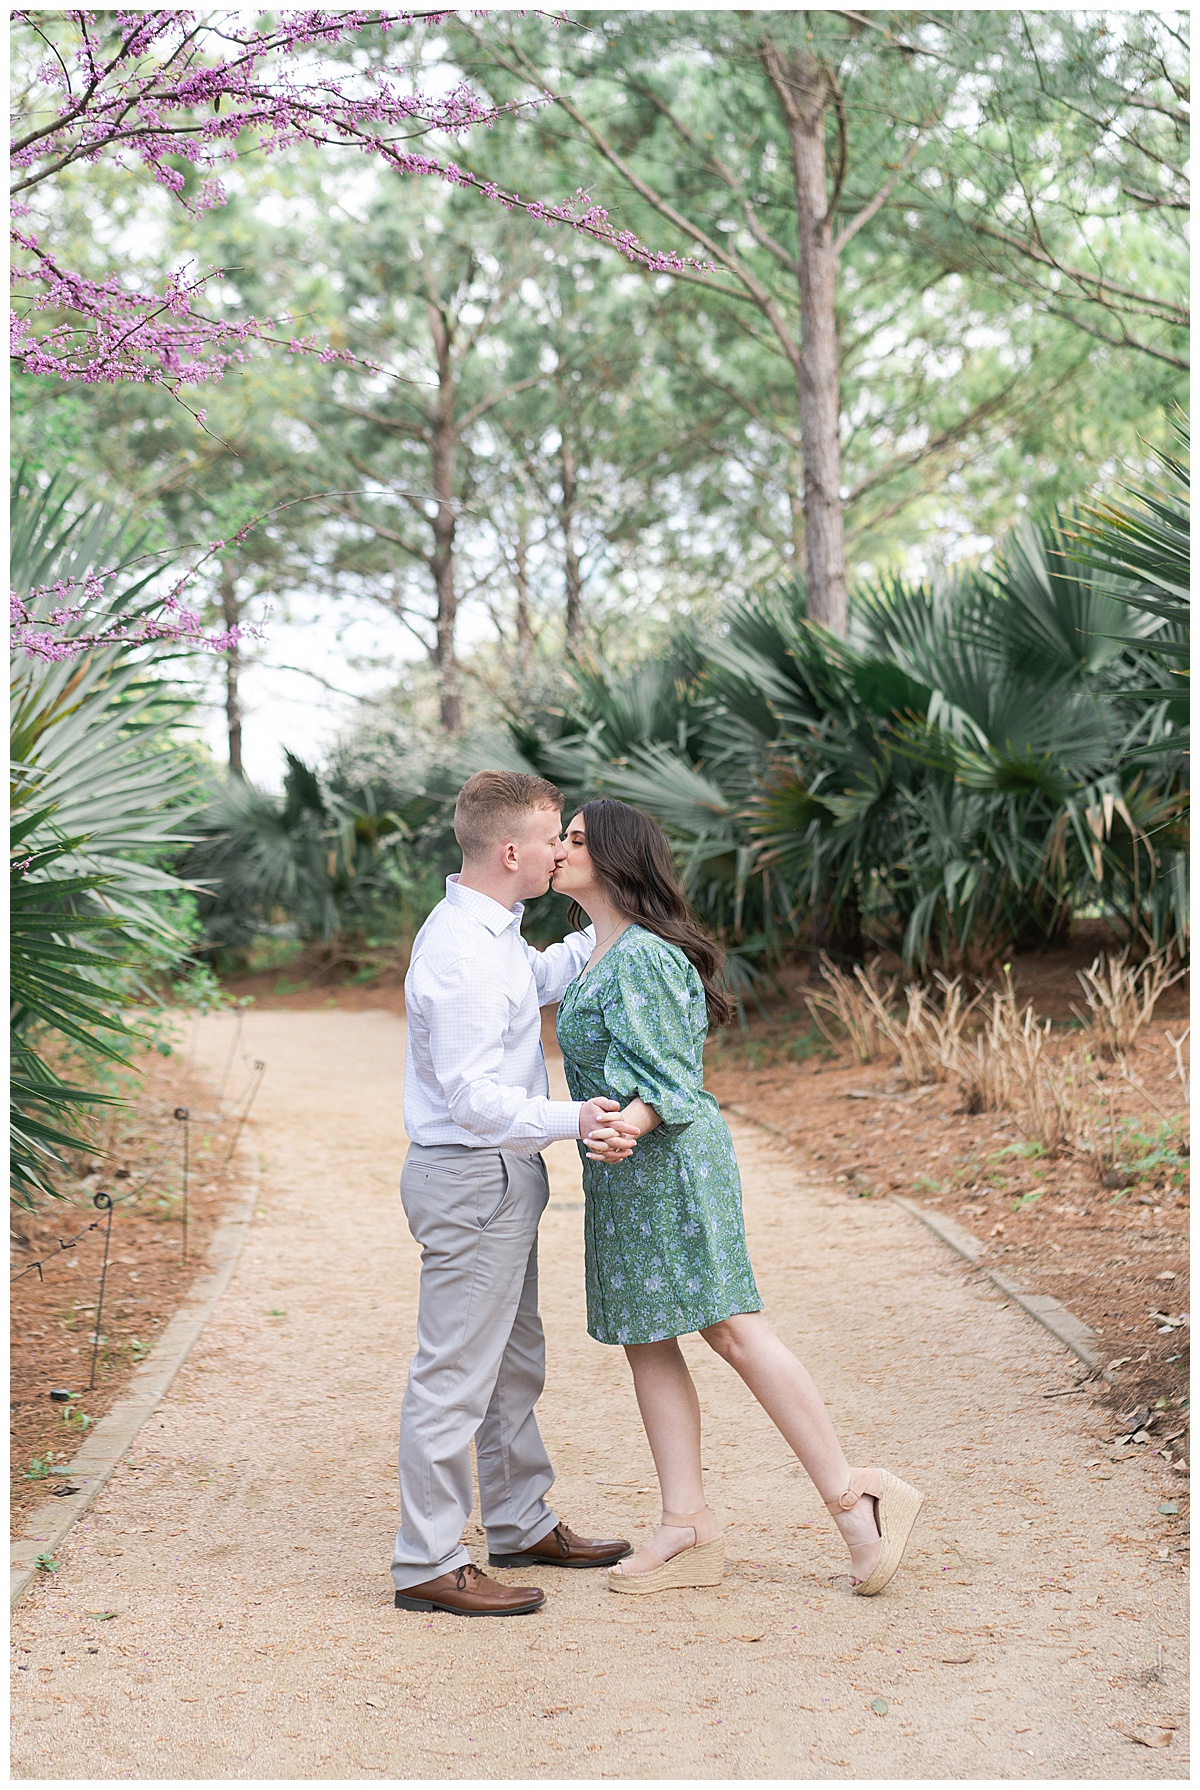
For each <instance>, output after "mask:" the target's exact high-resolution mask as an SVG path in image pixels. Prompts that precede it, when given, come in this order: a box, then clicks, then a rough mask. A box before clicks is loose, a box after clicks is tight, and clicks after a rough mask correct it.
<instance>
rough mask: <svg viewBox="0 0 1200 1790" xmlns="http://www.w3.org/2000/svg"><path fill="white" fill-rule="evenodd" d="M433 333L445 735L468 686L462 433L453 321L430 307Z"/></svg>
mask: <svg viewBox="0 0 1200 1790" xmlns="http://www.w3.org/2000/svg"><path fill="white" fill-rule="evenodd" d="M428 312H429V327H430V330H431V332H432V335H433V343H434V347H435V348H436V350H437V359H438V399H437V406H436V408H435V411H434V418H433V433H432V435H431V437H430V443H429V452H430V461H431V471H432V488H433V495H434V499H435V501H436V503H437V515H436V516H435V517H434V519H433V524H432V526H433V555H432V562H431V563H432V566H433V583H434V589H435V591H436V594H437V638H436V641H435V644H434V649H433V663H434V666H435V667H436V670H437V676H438V687H439V691H440V695H441V718H442V729H443V731H444V732H446V733H458V731H459V729H460V728H461V726H462V686H461V673H460V669H459V664H458V654H457V652H456V650H455V640H454V631H455V625H456V623H457V620H458V593H457V591H456V590H455V587H454V536H455V531H456V528H457V522H458V519H457V515H456V513H455V501H454V500H455V490H454V478H455V467H456V451H455V450H456V448H457V431H456V426H455V415H454V407H455V385H454V363H453V359H452V357H451V352H450V348H451V336H450V329H449V325H448V323H447V320H446V318H445V316H444V315H443V313H442V312H441V311H440V310H439V309H438V308H437V306H436V305H433V304H430V305H429V306H428Z"/></svg>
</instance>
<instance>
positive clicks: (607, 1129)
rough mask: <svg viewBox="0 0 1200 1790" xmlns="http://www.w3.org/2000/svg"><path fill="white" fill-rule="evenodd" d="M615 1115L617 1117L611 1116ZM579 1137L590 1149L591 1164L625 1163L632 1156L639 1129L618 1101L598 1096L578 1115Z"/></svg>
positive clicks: (585, 1104)
mask: <svg viewBox="0 0 1200 1790" xmlns="http://www.w3.org/2000/svg"><path fill="white" fill-rule="evenodd" d="M613 1114H615V1115H616V1116H615V1117H610V1115H613ZM579 1135H580V1137H581V1138H582V1139H583V1141H584V1143H585V1144H586V1145H587V1146H588V1151H587V1154H588V1160H589V1162H624V1160H625V1158H626V1157H627V1156H632V1154H633V1150H634V1146H635V1145H636V1143H637V1140H638V1138H639V1137H640V1136H641V1130H640V1128H639V1127H638V1126H637V1125H636V1124H635V1123H634V1122H633V1120H632V1119H629V1118H627V1117H626V1116H625V1115H624V1114H623V1113H617V1102H616V1101H615V1100H608V1099H606V1098H605V1097H604V1096H603V1095H598V1096H597V1098H596V1099H595V1100H587V1101H585V1102H584V1104H583V1107H582V1109H581V1111H580V1114H579Z"/></svg>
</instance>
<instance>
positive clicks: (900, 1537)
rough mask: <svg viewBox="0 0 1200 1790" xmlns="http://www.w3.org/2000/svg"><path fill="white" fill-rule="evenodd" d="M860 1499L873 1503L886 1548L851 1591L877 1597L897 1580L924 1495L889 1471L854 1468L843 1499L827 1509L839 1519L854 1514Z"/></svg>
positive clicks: (853, 1584) (872, 1468)
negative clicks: (866, 1499) (876, 1595)
mask: <svg viewBox="0 0 1200 1790" xmlns="http://www.w3.org/2000/svg"><path fill="white" fill-rule="evenodd" d="M860 1498H872V1499H874V1502H875V1526H876V1528H877V1529H878V1530H879V1534H880V1539H881V1541H882V1544H883V1545H882V1547H881V1548H880V1551H879V1558H878V1560H877V1561H876V1562H875V1564H874V1566H873V1567H871V1569H870V1571H869V1572H868V1573H867V1574H866V1576H865V1577H864V1578H862V1579H858V1580H855V1579H852V1580H851V1587H852V1589H853V1590H854V1591H855V1593H856V1594H857V1595H858V1596H859V1597H874V1596H875V1594H876V1593H877V1592H879V1591H882V1590H883V1588H884V1586H885V1585H887V1584H890V1582H891V1580H892V1579H893V1577H894V1576H895V1573H896V1569H897V1567H898V1566H899V1565H900V1562H901V1560H903V1558H904V1550H905V1548H906V1547H907V1546H908V1543H909V1537H910V1536H911V1535H912V1532H913V1525H914V1523H915V1522H916V1520H917V1516H918V1514H919V1512H920V1509H921V1506H922V1504H923V1503H924V1502H925V1495H924V1493H923V1492H919V1491H918V1490H917V1488H916V1486H914V1485H908V1484H907V1483H906V1482H905V1481H904V1480H903V1479H897V1478H896V1475H895V1474H894V1473H889V1472H888V1471H887V1470H886V1468H883V1467H855V1468H853V1469H852V1470H851V1474H850V1484H849V1485H848V1486H847V1488H846V1490H845V1491H844V1492H843V1493H842V1495H841V1497H840V1498H834V1499H832V1500H831V1501H828V1502H827V1504H826V1509H827V1510H831V1511H832V1512H833V1513H834V1515H835V1516H836V1515H838V1514H839V1513H840V1512H842V1511H847V1510H853V1509H854V1506H855V1505H856V1504H857V1503H858V1500H859V1499H860ZM855 1551H856V1550H855V1549H854V1548H852V1549H851V1553H850V1560H851V1565H852V1566H853V1563H854V1553H855Z"/></svg>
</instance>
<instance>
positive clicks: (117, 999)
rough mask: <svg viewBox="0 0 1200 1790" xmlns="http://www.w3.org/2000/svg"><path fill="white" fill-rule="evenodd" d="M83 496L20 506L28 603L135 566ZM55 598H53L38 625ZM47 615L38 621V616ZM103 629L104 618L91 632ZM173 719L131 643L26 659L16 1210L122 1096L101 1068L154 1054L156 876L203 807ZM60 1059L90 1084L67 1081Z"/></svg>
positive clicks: (29, 495)
mask: <svg viewBox="0 0 1200 1790" xmlns="http://www.w3.org/2000/svg"><path fill="white" fill-rule="evenodd" d="M75 495H76V494H75V492H74V490H67V491H64V490H62V489H61V488H59V487H58V485H57V484H56V482H55V481H51V482H50V484H49V485H48V486H46V488H45V489H43V490H41V491H36V490H31V489H30V487H29V485H28V484H27V483H26V473H25V469H24V468H22V469H21V470H19V471H18V473H17V475H16V479H15V481H14V487H13V496H12V575H13V584H14V588H15V590H16V591H17V592H18V594H21V595H25V594H26V593H28V592H29V591H30V590H31V589H33V588H38V587H40V586H42V585H44V584H47V583H51V582H53V581H55V580H58V579H63V578H67V577H75V578H76V579H81V578H83V577H84V576H86V574H87V573H88V572H89V571H92V570H94V569H96V567H97V566H98V565H114V564H115V565H117V566H122V565H123V566H126V567H128V566H129V564H130V562H131V561H132V560H133V559H134V558H135V556H136V554H137V550H138V548H139V547H140V546H141V541H140V540H137V539H133V538H131V537H130V536H129V535H128V534H127V533H124V532H123V531H122V530H121V529H120V528H119V527H118V526H117V525H116V524H115V523H114V520H113V518H112V515H111V513H110V512H109V511H107V510H106V509H105V508H104V507H103V506H92V507H91V508H88V509H82V510H81V509H78V508H77V507H76V508H72V507H71V506H72V499H73V498H74V497H75ZM147 582H148V580H147V579H146V578H144V577H141V578H139V577H136V576H128V575H127V576H125V577H123V578H122V579H121V580H120V582H119V585H118V592H117V595H116V597H115V598H110V599H109V608H110V613H113V614H119V615H124V616H134V615H136V614H137V613H138V606H139V603H140V602H144V601H145V595H144V593H145V590H146V585H147ZM51 602H52V599H42V600H41V606H42V608H43V610H46V609H48V608H49V606H50V604H51ZM35 613H36V610H35ZM89 619H91V620H94V617H92V618H89ZM178 713H179V704H178V702H177V701H175V700H172V698H171V696H170V693H169V691H168V689H167V688H166V686H164V685H163V683H162V682H161V681H159V680H158V679H156V678H154V677H151V676H149V675H147V672H146V670H145V668H144V667H142V666H140V665H139V664H137V663H136V662H135V660H134V659H133V658H132V657H131V653H130V649H129V648H128V647H127V646H125V645H124V644H118V645H115V646H112V647H106V648H104V649H103V650H93V651H91V652H88V653H86V654H84V655H83V656H82V657H80V658H78V659H76V660H70V661H65V662H62V663H50V664H47V663H44V662H42V661H40V660H35V659H30V658H25V657H23V656H21V657H18V659H17V660H16V662H15V663H14V667H13V672H12V691H11V708H10V755H11V760H12V766H13V769H12V784H11V800H10V807H11V815H12V830H11V840H10V900H11V908H12V986H11V1006H10V1042H11V1093H12V1105H13V1125H12V1133H11V1155H10V1164H11V1168H10V1173H11V1182H12V1188H13V1195H14V1198H16V1199H17V1200H18V1201H19V1202H20V1203H21V1204H24V1205H27V1206H28V1205H31V1204H32V1203H33V1202H34V1200H35V1199H36V1197H37V1196H38V1195H53V1194H54V1193H55V1192H56V1188H55V1185H54V1175H55V1170H56V1168H57V1167H58V1166H59V1165H61V1163H62V1160H63V1158H62V1151H63V1150H64V1149H67V1148H70V1147H74V1146H82V1145H84V1144H85V1143H86V1141H87V1140H86V1139H85V1138H84V1136H83V1135H82V1134H81V1133H80V1131H79V1130H78V1122H79V1120H80V1119H81V1118H82V1116H83V1115H84V1114H85V1113H86V1111H88V1110H89V1109H90V1108H92V1107H94V1106H96V1105H100V1104H106V1103H110V1102H111V1101H112V1099H113V1098H114V1096H113V1095H112V1094H111V1093H108V1092H105V1091H104V1090H103V1088H102V1087H100V1086H98V1085H97V1083H98V1081H99V1080H100V1071H101V1066H102V1065H103V1064H104V1063H109V1064H122V1065H124V1064H127V1063H128V1062H129V1060H130V1058H131V1055H132V1053H133V1052H134V1051H135V1049H136V1048H137V1047H138V1045H139V1043H141V1042H142V1033H141V1032H140V1030H139V1029H138V1028H137V1027H135V1026H133V1025H131V1024H129V1023H128V1022H127V1020H126V1018H125V1017H124V1016H123V1012H122V1009H123V1007H124V1006H125V1005H126V1004H128V1003H129V1002H130V1001H131V1000H136V999H138V998H145V996H146V995H147V993H148V983H147V977H148V976H150V975H151V974H153V973H154V972H156V971H158V970H161V969H163V968H166V967H168V966H169V965H171V964H172V963H174V962H175V961H177V960H178V959H179V957H180V956H181V955H182V954H183V953H184V952H185V951H186V949H187V944H188V941H187V938H186V937H185V935H184V934H183V932H182V931H181V930H180V928H179V926H178V925H177V924H176V923H175V921H174V919H173V917H172V914H171V911H170V902H171V900H172V899H173V898H174V897H175V896H177V895H178V894H179V893H180V892H181V891H182V885H181V884H180V883H179V881H178V879H177V878H176V877H174V876H173V875H171V874H170V873H169V872H168V871H167V870H166V869H165V868H163V865H162V859H163V857H164V855H165V854H166V853H167V852H168V851H169V850H171V849H173V848H177V847H178V845H179V843H180V842H181V840H182V837H183V835H182V834H181V832H180V826H181V823H182V821H183V820H184V818H185V816H186V814H187V811H188V806H189V802H190V799H191V796H192V774H191V769H190V765H189V762H188V760H187V758H186V756H185V755H183V754H182V753H180V752H179V751H178V750H176V749H175V748H174V747H173V746H172V744H171V741H170V733H171V729H172V726H173V725H174V724H175V722H176V721H177V719H178ZM65 1059H69V1060H71V1061H72V1062H74V1063H76V1064H79V1065H80V1066H81V1068H82V1070H83V1072H84V1074H83V1079H82V1080H77V1081H70V1080H67V1079H66V1078H65V1077H64V1076H63V1075H62V1074H61V1073H60V1068H61V1066H62V1064H63V1062H64V1060H65Z"/></svg>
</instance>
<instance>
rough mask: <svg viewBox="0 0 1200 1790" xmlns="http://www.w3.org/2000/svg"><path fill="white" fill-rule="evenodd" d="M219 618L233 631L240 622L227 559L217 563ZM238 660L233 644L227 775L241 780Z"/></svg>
mask: <svg viewBox="0 0 1200 1790" xmlns="http://www.w3.org/2000/svg"><path fill="white" fill-rule="evenodd" d="M221 615H222V619H223V620H224V623H225V626H226V627H227V628H236V627H237V625H238V622H239V621H240V620H241V614H240V611H239V609H238V600H237V592H236V589H235V587H234V579H233V571H232V568H231V567H230V564H229V561H228V560H222V561H221ZM240 671H241V658H240V655H239V653H238V648H237V642H236V641H234V643H233V645H232V646H231V647H230V648H229V650H228V652H227V653H226V654H225V727H226V731H227V733H228V736H229V774H230V776H231V777H244V776H245V772H244V771H243V770H242V705H241V701H240V699H239V696H238V676H239V673H240Z"/></svg>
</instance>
